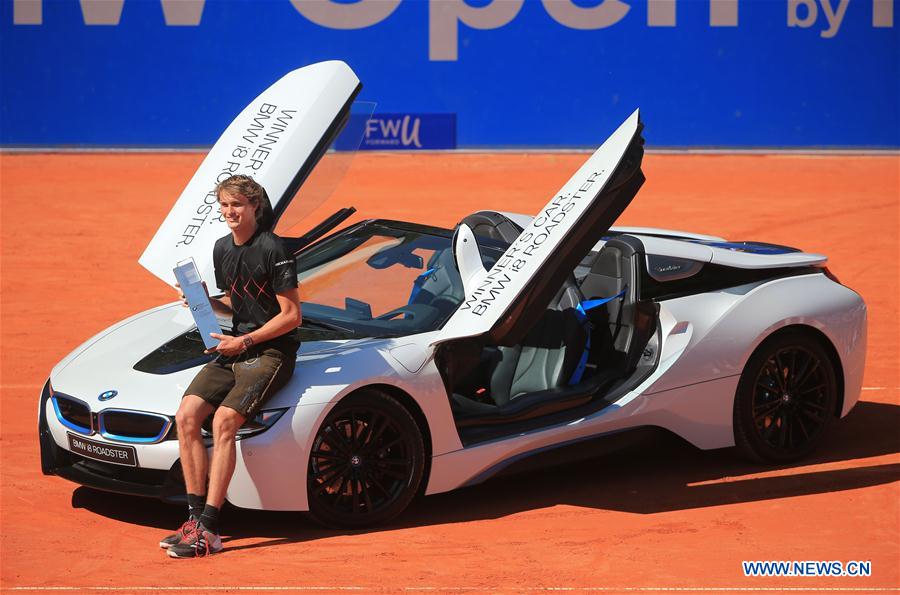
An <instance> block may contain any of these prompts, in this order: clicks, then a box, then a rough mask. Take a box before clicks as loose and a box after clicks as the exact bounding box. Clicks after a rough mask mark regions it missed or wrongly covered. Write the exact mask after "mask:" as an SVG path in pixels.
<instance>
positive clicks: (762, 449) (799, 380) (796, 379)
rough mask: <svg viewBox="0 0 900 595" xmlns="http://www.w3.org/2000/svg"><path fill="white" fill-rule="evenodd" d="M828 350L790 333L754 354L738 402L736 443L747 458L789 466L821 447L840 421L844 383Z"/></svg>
mask: <svg viewBox="0 0 900 595" xmlns="http://www.w3.org/2000/svg"><path fill="white" fill-rule="evenodd" d="M837 382H838V381H837V374H836V373H835V369H834V364H833V363H832V360H831V358H830V357H829V355H828V353H827V352H826V351H825V348H824V347H823V346H822V344H821V343H820V342H819V341H817V340H816V339H815V338H814V337H812V336H811V335H810V334H808V333H804V332H802V331H795V330H789V331H784V332H781V333H779V334H777V335H774V336H773V337H771V338H769V339H767V340H766V341H764V342H763V343H762V344H761V345H760V346H759V347H758V348H757V349H756V351H754V352H753V355H751V356H750V359H749V360H748V361H747V365H746V366H744V371H743V373H742V374H741V379H740V381H739V382H738V389H737V393H736V395H735V400H734V439H735V443H736V445H737V447H738V450H739V451H740V452H741V454H742V455H744V456H745V457H746V458H749V459H751V460H754V461H761V462H768V463H788V462H791V461H796V460H798V459H801V458H803V457H805V456H807V455H808V454H810V453H811V452H812V451H813V450H815V449H816V447H818V446H819V444H821V442H822V440H823V438H824V437H825V434H826V433H827V430H828V427H829V426H830V425H831V423H832V421H833V418H834V417H835V408H836V404H837V395H838V384H837Z"/></svg>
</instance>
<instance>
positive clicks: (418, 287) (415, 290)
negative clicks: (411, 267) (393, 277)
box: [406, 268, 434, 306]
mask: <svg viewBox="0 0 900 595" xmlns="http://www.w3.org/2000/svg"><path fill="white" fill-rule="evenodd" d="M433 272H434V268H430V269H428V270H427V271H425V272H424V273H422V274H421V275H419V276H418V277H416V279H415V281H413V287H412V291H411V292H410V294H409V300H408V301H407V302H406V305H407V306H408V305H409V304H411V303H413V300H415V299H416V296H417V295H419V292H420V291H422V286H423V285H425V281H427V280H428V277H430V276H431V273H433Z"/></svg>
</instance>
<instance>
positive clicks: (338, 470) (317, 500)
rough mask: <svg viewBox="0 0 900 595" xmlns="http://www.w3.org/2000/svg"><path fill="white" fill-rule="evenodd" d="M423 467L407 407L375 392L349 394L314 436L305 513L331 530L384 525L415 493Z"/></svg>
mask: <svg viewBox="0 0 900 595" xmlns="http://www.w3.org/2000/svg"><path fill="white" fill-rule="evenodd" d="M424 470H425V445H424V441H423V439H422V433H421V431H420V430H419V426H418V424H416V421H415V420H414V419H413V417H412V415H410V413H409V411H407V410H406V408H405V407H404V406H403V405H401V404H400V403H399V402H398V401H397V400H396V399H394V398H393V397H391V396H390V395H387V394H385V393H383V392H380V391H377V390H372V389H367V390H363V391H360V392H357V393H354V394H352V395H350V396H349V397H347V398H345V399H344V400H342V401H341V402H339V403H338V404H337V405H335V407H334V409H333V410H332V411H331V412H330V413H329V414H328V416H327V417H326V418H325V421H324V422H322V425H321V426H320V427H319V430H318V431H317V433H316V436H315V438H314V439H313V443H312V448H311V450H310V457H309V463H308V466H307V498H308V501H309V512H310V515H311V516H312V518H313V519H314V520H315V521H316V522H318V523H320V524H322V525H325V526H328V527H335V528H350V529H353V528H361V527H366V526H370V525H377V524H381V523H385V522H387V521H388V520H390V519H392V518H393V517H395V516H397V515H398V514H400V513H401V512H403V510H404V509H405V508H406V507H407V506H408V505H409V503H410V502H411V501H412V499H413V498H414V497H415V495H416V493H417V492H418V490H419V484H420V483H421V482H422V477H423V474H424Z"/></svg>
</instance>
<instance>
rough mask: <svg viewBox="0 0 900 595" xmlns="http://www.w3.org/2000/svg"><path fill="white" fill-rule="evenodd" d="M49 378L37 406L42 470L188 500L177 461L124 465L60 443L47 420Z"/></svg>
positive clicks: (111, 488)
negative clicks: (168, 464)
mask: <svg viewBox="0 0 900 595" xmlns="http://www.w3.org/2000/svg"><path fill="white" fill-rule="evenodd" d="M49 399H50V380H49V379H48V380H47V382H46V383H44V388H43V390H42V391H41V399H40V405H39V408H38V438H39V442H40V446H41V471H42V472H43V473H44V475H57V476H59V477H62V478H65V479H68V480H69V481H74V482H75V483H78V484H81V485H83V486H87V487H90V488H95V489H98V490H104V491H107V492H116V493H119V494H131V495H135V496H146V497H150V498H158V499H160V500H164V501H166V502H172V503H183V502H185V501H186V496H185V488H184V477H183V476H182V473H181V465H180V463H179V462H177V461H176V462H175V464H174V465H172V467H171V468H170V469H168V470H165V469H148V468H142V467H123V466H122V465H115V464H112V463H104V462H102V461H95V460H93V459H88V458H86V457H83V456H81V455H78V454H75V453H72V452H69V451H68V450H66V449H64V448H61V447H59V446H58V445H57V444H56V441H55V440H54V439H53V435H52V434H51V432H50V427H49V425H48V422H47V401H48V400H49Z"/></svg>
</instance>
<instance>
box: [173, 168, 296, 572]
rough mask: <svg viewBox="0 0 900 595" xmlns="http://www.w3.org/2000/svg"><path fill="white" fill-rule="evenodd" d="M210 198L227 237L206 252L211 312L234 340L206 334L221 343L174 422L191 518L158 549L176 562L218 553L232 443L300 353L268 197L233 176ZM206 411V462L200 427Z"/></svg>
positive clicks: (288, 270) (288, 264)
mask: <svg viewBox="0 0 900 595" xmlns="http://www.w3.org/2000/svg"><path fill="white" fill-rule="evenodd" d="M216 194H217V196H218V199H219V208H220V209H221V211H222V216H223V217H224V219H225V222H226V223H227V224H228V227H229V229H230V230H231V233H230V234H229V235H227V236H225V237H223V238H220V239H219V240H218V241H217V242H216V245H215V247H214V248H213V266H214V268H215V275H216V285H218V286H219V288H221V289H225V295H224V297H221V298H218V299H215V298H213V299H211V302H212V306H213V309H214V310H215V311H216V312H217V313H219V314H223V315H229V314H230V315H231V316H232V321H233V328H234V336H225V335H218V334H213V337H214V338H216V339H219V340H220V343H219V344H218V346H216V347H215V349H214V351H216V352H218V353H217V357H216V359H214V360H213V361H211V362H209V363H208V364H206V366H204V367H203V369H202V370H200V373H199V374H197V377H196V378H195V379H194V381H193V382H191V385H190V386H189V387H188V388H187V390H186V391H185V394H184V397H183V398H182V401H181V405H180V407H179V408H178V413H177V414H176V415H175V423H176V424H177V427H178V446H179V451H180V455H181V468H182V471H183V472H184V482H185V487H186V488H187V497H188V511H189V517H188V520H187V521H186V522H185V523H184V524H183V525H182V526H181V528H180V529H179V530H178V531H176V532H175V533H174V534H172V535H170V536H168V537H166V538H164V539H163V540H162V541H160V543H159V545H160V547H162V548H166V549H168V553H169V555H170V556H172V557H173V558H193V557H197V556H206V555H209V554H214V553H217V552H219V551H221V550H222V541H221V539H219V528H218V525H219V509H220V508H221V507H222V503H223V502H224V501H225V493H226V491H227V489H228V483H229V482H230V481H231V476H232V474H233V473H234V465H235V444H234V442H235V435H236V434H237V431H238V429H239V428H240V427H241V425H243V423H244V421H246V420H247V419H252V418H253V417H255V416H256V414H257V413H258V412H259V410H260V407H261V406H262V405H263V404H264V403H265V402H266V400H267V399H268V398H269V397H271V396H272V395H273V394H274V393H275V392H276V391H277V390H278V389H279V388H281V387H282V386H284V385H285V383H287V381H288V380H289V379H290V377H291V374H293V372H294V361H295V358H296V354H297V348H298V347H299V340H298V338H297V336H296V328H297V326H299V324H300V322H301V314H300V293H299V290H298V289H297V270H296V265H295V263H294V259H293V257H292V256H291V255H290V254H289V253H288V252H287V251H286V250H285V248H284V246H283V244H282V242H281V239H280V238H279V237H278V236H276V235H275V234H274V233H272V232H271V231H270V230H269V227H270V226H271V221H272V218H273V214H272V207H271V205H270V204H269V199H268V197H267V196H266V193H265V190H263V188H262V186H260V185H259V184H257V183H256V182H255V181H254V180H253V179H252V178H250V177H248V176H241V175H237V176H231V177H230V178H228V179H226V180H224V181H223V182H221V183H220V184H219V185H218V186H217V187H216ZM181 298H182V300H184V296H181ZM212 351H213V350H210V352H212ZM213 412H215V414H214V415H213V420H212V434H213V450H212V460H211V461H210V460H208V459H207V453H206V446H205V445H204V444H203V439H202V437H201V435H200V428H201V425H202V424H203V422H204V420H205V419H206V418H207V417H209V415H210V414H212V413H213ZM207 475H208V476H209V487H208V488H207Z"/></svg>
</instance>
